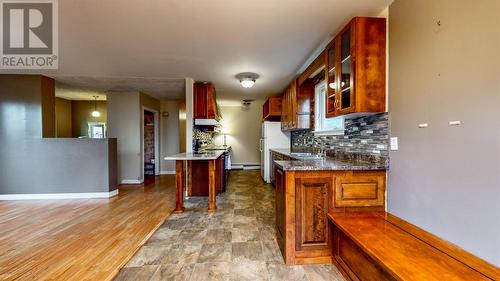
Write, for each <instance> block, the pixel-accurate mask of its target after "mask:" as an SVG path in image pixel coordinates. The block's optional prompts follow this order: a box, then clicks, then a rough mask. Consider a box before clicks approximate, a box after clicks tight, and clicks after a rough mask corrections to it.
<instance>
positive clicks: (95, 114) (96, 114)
mask: <svg viewBox="0 0 500 281" xmlns="http://www.w3.org/2000/svg"><path fill="white" fill-rule="evenodd" d="M97 98H99V96H94V99H95V102H94V111H92V117H95V118H97V117H100V116H101V113H100V112H99V111H97Z"/></svg>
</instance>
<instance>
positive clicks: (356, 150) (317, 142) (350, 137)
mask: <svg viewBox="0 0 500 281" xmlns="http://www.w3.org/2000/svg"><path fill="white" fill-rule="evenodd" d="M388 117H389V116H388V113H380V114H375V115H370V116H363V117H358V118H354V119H348V120H345V134H344V135H343V136H314V133H313V132H312V131H310V130H300V131H293V132H292V151H293V152H318V150H319V149H321V148H324V149H325V150H326V152H327V154H328V155H331V156H334V155H339V154H362V155H367V156H375V157H383V158H386V157H388V155H389V120H388V119H389V118H388Z"/></svg>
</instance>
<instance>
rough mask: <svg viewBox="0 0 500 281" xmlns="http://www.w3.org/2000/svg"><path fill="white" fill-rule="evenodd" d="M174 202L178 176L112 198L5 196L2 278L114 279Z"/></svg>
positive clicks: (0, 214) (0, 224)
mask: <svg viewBox="0 0 500 281" xmlns="http://www.w3.org/2000/svg"><path fill="white" fill-rule="evenodd" d="M174 206H175V178H174V176H161V177H157V178H156V181H155V183H153V184H150V185H146V186H142V185H136V186H126V187H125V186H121V187H120V193H119V195H118V196H116V197H114V198H111V199H78V200H73V199H71V200H30V201H0V280H110V279H112V278H113V277H114V276H115V275H116V273H118V271H119V269H120V268H121V267H122V266H124V265H125V264H126V263H127V261H128V260H129V259H130V257H132V256H133V255H134V253H135V252H136V251H137V249H139V248H140V247H141V245H142V244H144V243H145V242H146V240H147V239H148V238H149V237H150V236H151V235H152V234H153V232H154V231H155V230H156V229H157V228H158V227H159V226H160V225H161V224H162V223H163V222H164V220H165V219H166V218H167V217H168V216H169V215H170V213H171V212H172V210H173V209H174Z"/></svg>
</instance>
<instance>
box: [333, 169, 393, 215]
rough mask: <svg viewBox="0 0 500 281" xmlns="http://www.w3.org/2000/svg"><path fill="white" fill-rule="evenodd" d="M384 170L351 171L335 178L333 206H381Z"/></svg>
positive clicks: (383, 195)
mask: <svg viewBox="0 0 500 281" xmlns="http://www.w3.org/2000/svg"><path fill="white" fill-rule="evenodd" d="M385 186H386V183H385V172H384V171H373V172H365V171H359V172H351V173H347V174H345V175H344V176H342V177H337V178H336V180H335V207H383V206H384V204H385Z"/></svg>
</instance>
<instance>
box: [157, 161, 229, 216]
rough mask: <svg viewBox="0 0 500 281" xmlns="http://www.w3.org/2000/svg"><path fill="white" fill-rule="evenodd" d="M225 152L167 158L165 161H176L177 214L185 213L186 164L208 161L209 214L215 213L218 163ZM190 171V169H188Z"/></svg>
mask: <svg viewBox="0 0 500 281" xmlns="http://www.w3.org/2000/svg"><path fill="white" fill-rule="evenodd" d="M223 154H224V151H207V152H204V153H192V152H185V153H179V154H175V155H172V156H167V157H165V158H164V159H165V160H175V210H174V212H175V213H182V212H184V188H185V187H186V163H187V164H188V165H187V166H188V167H190V166H191V165H189V164H190V162H191V161H206V162H207V164H208V212H209V213H212V212H215V211H216V209H217V207H216V202H215V200H216V170H217V166H218V165H217V164H216V162H217V161H218V159H219V158H220V157H223ZM188 169H189V168H188Z"/></svg>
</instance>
